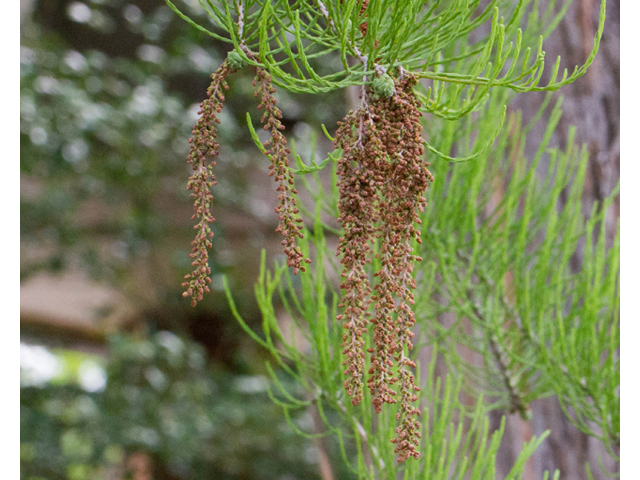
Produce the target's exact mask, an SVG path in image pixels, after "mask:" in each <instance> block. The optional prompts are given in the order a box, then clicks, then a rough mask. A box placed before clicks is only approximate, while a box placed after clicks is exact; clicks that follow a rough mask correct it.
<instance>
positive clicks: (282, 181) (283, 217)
mask: <svg viewBox="0 0 640 480" xmlns="http://www.w3.org/2000/svg"><path fill="white" fill-rule="evenodd" d="M255 72H256V77H255V79H254V80H253V86H254V87H257V89H256V92H255V95H256V97H258V96H259V97H260V103H259V104H258V109H262V108H264V114H263V115H262V118H261V119H260V122H261V123H263V124H264V126H263V128H264V129H265V130H270V131H271V138H270V139H269V140H267V141H266V142H265V143H264V147H265V149H266V151H265V155H267V157H268V158H269V160H270V161H271V165H269V176H271V177H274V180H275V181H276V182H277V183H278V188H276V190H277V191H278V206H277V207H275V212H276V213H277V214H278V220H279V223H278V228H277V229H276V231H277V232H280V233H282V235H283V236H284V240H282V245H283V246H284V253H285V254H286V255H287V265H288V266H289V267H293V273H294V274H297V273H298V271H299V270H301V271H303V272H304V271H305V267H304V266H303V263H311V260H309V259H308V258H305V257H304V255H303V253H302V250H301V249H300V247H299V246H298V245H297V244H296V239H297V238H302V237H303V235H302V225H301V224H302V219H301V218H300V215H299V214H300V210H298V208H297V207H296V204H297V202H296V199H295V198H294V197H293V195H296V194H297V193H298V192H297V190H296V189H295V187H294V183H293V173H292V172H291V169H290V168H289V159H288V155H289V154H290V153H291V151H290V150H289V149H288V148H287V139H286V138H285V137H284V135H283V134H282V132H281V131H280V130H284V125H282V122H280V119H281V118H282V112H281V111H280V109H279V108H278V106H277V104H276V98H275V96H274V94H275V92H276V89H275V87H274V86H273V84H272V83H271V77H270V76H269V74H268V73H267V72H266V71H265V70H264V69H262V68H257V67H256V68H255ZM265 122H266V123H265Z"/></svg>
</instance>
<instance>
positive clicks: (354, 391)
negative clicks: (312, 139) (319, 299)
mask: <svg viewBox="0 0 640 480" xmlns="http://www.w3.org/2000/svg"><path fill="white" fill-rule="evenodd" d="M367 121H368V120H367V119H366V112H365V111H363V110H358V111H357V112H356V113H353V112H351V113H349V115H347V117H346V118H345V119H344V120H343V121H342V122H341V123H340V126H339V128H338V131H337V132H336V141H335V146H336V147H339V148H342V149H343V155H342V157H341V159H340V160H339V162H338V175H339V176H340V182H339V184H338V185H339V188H340V199H339V203H338V209H339V212H340V216H339V217H338V221H339V222H340V223H341V224H342V227H343V229H344V234H343V235H342V237H341V238H340V241H339V244H338V253H337V254H338V255H340V256H341V257H342V258H341V260H340V262H341V263H342V265H343V266H342V274H341V276H342V279H341V285H340V287H341V288H342V289H343V290H344V294H343V295H342V299H341V301H340V307H341V308H342V314H341V315H339V316H338V317H337V318H338V320H341V321H342V323H343V326H344V329H345V330H346V331H345V332H344V333H343V337H342V348H343V353H344V354H345V355H346V360H345V361H344V363H343V366H345V367H346V369H345V376H346V379H345V381H344V386H345V389H346V390H347V393H348V394H349V396H350V397H351V402H352V403H353V404H354V405H357V404H359V403H360V401H361V400H362V389H363V380H362V378H363V375H364V362H365V353H364V340H363V339H362V336H363V334H364V332H365V330H366V327H367V323H368V316H369V313H368V307H369V295H370V293H371V287H370V286H369V276H368V274H367V272H366V268H365V267H366V264H367V263H368V262H370V255H369V251H370V249H371V243H372V241H373V239H374V233H375V232H374V225H375V223H376V216H377V209H378V207H377V198H378V197H377V184H376V179H375V178H374V170H373V169H372V163H374V162H375V161H376V159H374V158H372V157H371V156H370V155H369V154H368V153H369V151H368V149H366V148H365V146H364V144H363V139H362V126H363V124H364V123H365V122H367Z"/></svg>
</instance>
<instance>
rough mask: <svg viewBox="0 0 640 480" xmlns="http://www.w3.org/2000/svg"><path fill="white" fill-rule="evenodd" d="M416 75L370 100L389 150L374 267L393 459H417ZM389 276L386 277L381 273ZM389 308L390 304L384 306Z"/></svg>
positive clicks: (419, 163) (419, 158)
mask: <svg viewBox="0 0 640 480" xmlns="http://www.w3.org/2000/svg"><path fill="white" fill-rule="evenodd" d="M414 85H415V80H414V79H413V78H411V77H406V78H403V79H401V80H399V81H396V85H395V94H394V95H393V96H392V97H391V98H389V99H381V100H380V101H378V102H376V103H375V104H373V105H372V110H373V111H374V112H376V113H377V118H378V119H379V124H380V126H379V127H378V128H379V129H380V130H381V131H382V132H383V138H382V142H383V143H384V145H385V149H386V153H387V155H388V159H389V160H388V162H387V166H388V174H387V179H388V181H387V183H386V189H385V196H384V200H383V201H382V205H381V212H382V214H381V219H380V220H381V231H380V241H381V246H380V253H379V254H378V258H379V259H380V262H381V265H382V268H381V270H380V271H379V272H377V274H376V275H377V276H378V279H379V283H378V284H377V285H376V293H377V296H378V297H379V298H385V297H387V298H389V297H390V296H393V298H394V308H393V309H394V314H395V329H394V333H395V338H394V342H393V353H394V362H395V363H396V365H397V367H398V373H397V381H399V383H400V385H399V402H400V410H399V412H398V414H397V419H398V420H399V421H400V425H399V426H398V427H397V428H396V433H397V436H396V438H394V439H393V440H392V442H393V443H395V444H396V448H395V451H396V453H398V461H399V462H402V461H404V460H406V459H408V458H409V457H415V458H418V457H419V456H420V453H419V452H418V450H417V446H418V443H419V439H420V437H421V433H420V423H419V422H418V421H417V417H418V416H419V415H420V410H419V409H418V408H417V407H416V406H415V405H413V404H414V403H415V402H416V401H417V395H416V394H415V392H417V391H419V390H420V389H419V388H418V387H417V386H416V385H415V378H414V375H413V374H412V373H411V370H409V368H415V366H416V365H415V363H414V362H413V361H412V360H411V359H410V358H409V356H408V355H409V351H410V350H411V349H412V348H413V345H412V342H411V338H413V332H412V331H411V328H412V327H413V326H414V324H415V315H414V313H413V311H412V308H411V305H413V303H414V296H413V292H412V290H413V289H415V288H416V283H415V280H414V278H413V276H412V273H413V268H414V263H415V262H416V261H421V260H422V259H421V258H420V257H417V256H415V255H413V253H412V251H413V249H412V247H411V240H412V239H416V240H417V241H418V242H420V231H419V230H418V229H417V228H416V225H417V224H419V223H420V218H419V212H422V211H423V210H424V207H425V205H426V199H425V197H424V194H425V191H426V189H427V186H428V185H429V183H430V182H431V181H433V176H432V175H431V172H429V170H428V169H427V167H428V163H426V162H425V161H424V160H423V155H424V146H423V141H422V135H421V133H422V126H421V124H420V117H421V113H420V112H419V110H418V108H419V104H418V101H417V99H416V97H415V95H414V94H413V92H412V87H413V86H414ZM385 277H391V278H385ZM388 307H389V308H391V305H388Z"/></svg>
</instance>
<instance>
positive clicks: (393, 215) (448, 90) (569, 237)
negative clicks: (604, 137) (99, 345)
mask: <svg viewBox="0 0 640 480" xmlns="http://www.w3.org/2000/svg"><path fill="white" fill-rule="evenodd" d="M167 4H168V5H169V6H170V7H171V8H172V9H173V10H174V11H175V12H176V13H178V14H179V15H180V16H181V17H182V18H184V19H185V20H187V21H188V22H190V23H192V24H193V25H194V26H195V27H196V28H198V29H199V30H200V31H203V32H206V33H208V34H209V35H210V36H212V37H213V38H215V39H217V40H220V41H224V42H227V43H229V44H230V47H231V52H230V54H229V56H228V59H227V60H226V61H225V62H224V63H223V65H222V66H221V67H220V68H219V69H218V71H217V72H216V73H214V75H213V76H212V78H213V83H212V86H211V87H210V90H209V98H208V99H207V100H205V101H204V102H203V104H202V111H203V112H204V113H203V116H202V117H201V119H200V120H199V123H198V124H197V125H196V127H195V128H194V138H195V140H194V141H193V143H192V154H190V157H189V162H190V163H191V165H192V167H193V174H192V178H191V180H190V183H189V185H190V186H192V185H196V184H197V189H196V190H194V194H193V195H192V196H193V197H194V198H196V207H195V213H194V218H198V219H200V223H198V225H197V229H198V232H199V233H198V235H199V237H197V238H196V241H195V242H194V250H193V253H192V257H195V258H196V260H194V263H193V265H195V266H196V270H194V272H193V273H192V274H191V276H188V278H191V280H190V282H186V283H185V286H186V287H188V290H187V292H185V296H192V298H193V302H194V303H195V302H196V301H197V300H200V299H201V295H202V293H203V292H206V291H207V290H208V287H207V286H206V282H207V281H210V280H208V277H206V275H207V272H208V270H207V264H206V257H207V249H208V248H209V247H210V246H211V244H212V241H211V240H209V239H208V238H209V237H206V236H205V233H207V232H210V230H209V229H208V228H209V227H208V225H207V223H208V222H210V221H213V218H212V217H211V218H210V219H209V210H208V204H209V202H210V200H211V198H212V197H211V195H213V194H212V193H211V192H212V191H213V190H211V191H210V190H209V188H210V187H212V186H213V185H215V181H214V180H212V179H213V178H214V177H213V172H212V170H211V168H212V167H213V166H214V165H215V162H212V161H211V158H213V157H215V156H216V155H217V153H218V145H217V143H216V140H215V139H216V123H219V121H218V120H217V118H216V111H217V112H220V109H221V108H222V102H223V101H224V95H222V94H220V92H222V87H224V85H225V83H224V79H225V78H226V77H227V76H228V75H231V74H233V73H234V72H235V71H236V70H238V69H240V68H244V67H247V66H248V67H251V68H253V69H254V72H255V73H256V81H255V82H254V85H258V91H257V93H256V95H257V96H259V97H260V99H259V100H260V105H259V108H260V107H263V108H264V109H265V110H264V112H265V113H264V116H263V120H262V121H263V123H264V122H265V120H266V119H268V122H267V123H265V125H264V129H265V130H271V140H270V141H268V142H267V143H266V144H263V143H262V142H261V140H260V138H259V136H258V134H257V133H256V132H255V130H254V128H253V126H252V125H251V122H250V119H249V117H247V121H248V125H249V129H250V134H251V136H252V138H253V140H254V141H255V143H256V144H257V146H258V148H259V149H260V150H261V151H262V152H263V153H264V154H265V155H266V156H268V157H269V160H270V161H271V163H272V173H275V180H276V181H277V182H280V183H279V187H278V192H279V202H280V203H279V207H278V208H277V210H276V211H277V212H278V213H279V215H280V222H281V223H280V226H279V227H278V230H279V231H280V232H282V234H283V235H284V236H285V240H284V241H283V245H285V246H286V248H285V253H286V254H287V255H288V257H289V260H288V261H287V265H280V264H277V263H276V265H275V267H274V269H273V270H268V269H267V266H266V260H265V256H264V255H263V259H262V266H261V273H260V277H259V279H258V283H257V285H256V298H257V300H258V304H259V307H260V310H261V312H262V315H263V331H262V332H261V334H258V333H256V332H254V331H253V330H251V329H250V328H249V326H248V325H247V324H246V323H245V322H244V320H243V319H242V318H241V317H240V315H239V314H238V311H237V309H236V308H235V305H234V302H233V297H232V294H231V292H230V290H229V288H228V285H226V284H225V285H226V287H227V288H226V291H227V296H228V299H229V302H230V304H231V306H232V310H233V312H234V315H235V316H236V318H237V320H238V321H239V322H240V324H241V325H242V326H243V328H244V329H245V330H246V331H247V333H248V334H249V335H250V336H251V337H252V338H253V339H254V340H255V341H257V342H258V343H259V344H260V345H262V346H263V347H265V348H266V349H268V350H269V351H270V352H271V354H272V355H273V357H274V360H275V361H276V363H277V365H278V366H279V367H280V368H279V372H280V373H278V372H276V371H275V370H274V369H273V368H272V367H271V366H269V370H270V372H271V373H272V378H273V389H272V391H271V397H272V399H273V400H274V402H276V403H277V404H278V405H280V406H281V407H282V408H283V410H284V412H285V415H286V417H287V419H291V415H292V412H294V411H296V410H300V409H315V410H317V412H318V414H319V416H320V418H322V420H323V421H324V424H325V430H324V431H321V432H318V431H314V432H304V431H301V430H300V428H299V427H298V426H297V425H296V424H295V423H294V422H293V421H290V425H291V427H292V428H293V429H294V430H296V431H298V432H299V433H301V434H302V435H306V436H312V437H313V436H324V435H333V436H335V437H336V438H337V439H338V441H339V444H340V447H341V454H342V459H343V460H344V462H345V463H346V464H347V465H349V467H350V468H351V469H352V470H353V472H354V473H356V474H357V475H358V478H371V479H378V478H379V479H382V478H387V479H396V478H400V475H402V478H405V479H414V478H416V479H417V478H429V479H433V478H442V479H445V478H447V479H449V478H459V479H463V478H465V479H467V478H468V479H481V478H495V475H496V454H497V450H498V448H499V446H500V442H501V438H502V434H503V431H504V418H503V421H502V424H501V427H500V428H499V429H498V430H496V431H495V432H492V433H490V432H489V429H488V418H487V412H488V411H489V410H492V409H496V408H502V409H506V410H508V411H510V412H512V413H516V412H517V413H519V414H520V415H521V416H522V417H523V418H524V419H528V418H530V415H531V413H530V409H529V404H530V402H531V401H533V400H535V399H538V398H542V397H548V396H552V395H554V396H556V397H557V398H558V400H559V401H560V404H561V405H562V408H563V410H564V412H565V413H566V415H567V417H568V419H569V420H570V421H571V422H572V423H573V424H574V425H575V426H576V427H577V428H578V429H580V430H581V431H583V432H585V433H588V434H589V435H592V436H594V437H596V438H598V439H600V440H601V441H602V442H603V443H604V445H605V447H606V448H607V450H608V452H609V453H610V454H611V455H612V456H613V457H614V458H617V457H616V452H617V450H618V448H619V354H618V351H619V312H618V310H619V307H618V304H619V285H618V283H619V239H618V237H616V238H615V239H613V240H611V239H609V240H608V239H607V238H606V232H605V228H604V225H605V215H606V213H607V211H608V207H609V205H610V204H611V202H612V201H613V199H614V196H615V195H616V194H617V191H614V192H613V193H612V194H611V196H610V197H608V198H607V199H606V200H605V201H604V202H603V203H602V204H601V205H594V206H593V209H592V211H591V212H590V214H589V215H585V214H584V213H583V212H582V195H581V194H582V191H583V185H584V179H585V171H586V167H587V162H588V158H587V151H586V149H584V148H582V149H581V148H580V146H577V145H575V143H574V140H573V138H574V137H573V134H571V135H569V138H568V140H567V143H566V145H564V146H563V147H562V148H550V145H549V142H550V138H551V135H552V133H553V130H554V129H555V128H556V126H557V124H558V121H559V119H560V116H561V107H560V104H561V100H558V101H556V102H555V104H553V107H552V108H551V113H550V115H549V120H548V122H547V124H546V128H545V134H544V136H543V138H542V140H541V141H538V143H537V145H535V148H526V146H527V143H528V142H531V141H532V140H533V137H532V134H531V132H532V129H533V127H534V126H535V125H536V124H538V123H539V122H541V119H542V118H543V117H544V115H543V114H544V113H545V110H546V109H547V108H550V107H549V106H550V105H551V102H552V97H551V96H550V94H549V95H548V96H547V97H546V99H545V101H544V102H543V104H542V106H541V107H540V111H539V112H537V114H535V115H534V116H533V118H532V120H530V122H529V123H528V124H526V125H523V123H522V118H521V115H520V113H518V112H515V113H511V114H509V115H507V106H508V105H509V103H510V101H511V100H512V98H513V97H514V94H515V93H523V92H539V91H548V92H552V91H555V90H557V89H559V88H561V87H562V86H564V85H566V84H568V83H571V82H573V81H575V80H576V79H577V78H579V77H580V76H581V75H583V74H584V73H585V71H586V69H587V68H588V67H589V65H590V64H591V62H592V61H593V59H594V57H595V55H596V52H597V49H598V45H599V39H600V36H601V34H602V30H603V27H604V11H605V2H604V1H603V2H602V3H601V10H600V20H599V25H598V29H597V33H596V36H595V39H594V44H593V49H592V51H591V54H590V55H589V56H588V58H587V60H586V61H585V63H584V65H582V66H577V67H575V68H574V69H573V71H571V73H570V72H569V70H567V69H563V70H562V71H561V66H560V65H561V62H560V59H559V58H558V59H557V60H556V61H555V62H553V64H552V66H551V67H550V68H549V67H548V65H547V68H546V69H545V54H544V51H543V39H544V38H545V37H546V36H547V35H548V34H549V33H550V32H551V31H553V29H554V28H555V27H556V26H557V24H558V22H559V21H560V19H561V18H562V16H563V15H564V13H565V12H566V10H567V9H568V7H569V4H570V2H569V1H566V2H554V1H551V2H549V3H548V4H547V5H546V7H545V8H541V6H540V5H539V2H537V1H525V0H523V1H519V2H512V1H499V0H494V1H491V2H480V1H479V0H473V1H472V0H456V1H452V2H440V1H426V2H425V1H418V0H395V1H391V0H341V1H323V0H313V1H308V2H300V1H293V2H289V1H286V2H281V1H278V0H266V1H251V0H246V1H242V0H237V1H234V2H231V1H226V0H223V1H220V2H217V1H209V0H207V1H205V0H200V4H201V6H202V8H203V9H205V11H206V12H207V13H208V14H209V17H210V19H211V22H212V24H211V25H206V26H204V25H200V24H196V23H195V22H194V21H192V20H191V19H189V18H188V17H187V16H186V15H185V14H183V13H182V11H181V9H180V8H179V7H178V6H177V5H175V4H174V3H172V2H170V1H169V0H167ZM274 86H277V87H280V88H285V89H287V90H289V91H291V92H294V93H320V92H327V91H331V90H336V89H341V88H345V87H349V86H358V87H359V89H360V102H361V103H360V106H359V108H358V109H357V110H356V111H355V112H350V113H349V114H347V115H346V116H345V119H344V121H343V122H341V124H340V126H339V128H338V130H337V132H336V134H335V138H333V137H332V136H331V135H330V134H329V132H328V131H327V129H326V128H325V127H324V126H323V127H322V128H323V129H324V131H325V134H326V136H327V137H328V138H329V139H330V140H331V141H332V142H333V143H334V147H335V151H334V152H332V153H330V154H329V155H328V157H327V158H326V159H325V160H323V161H321V162H320V163H316V162H315V160H314V155H315V145H313V146H312V148H311V150H312V151H311V158H309V161H308V162H305V161H304V160H303V159H302V158H301V157H300V156H298V155H297V153H296V151H295V148H294V147H295V145H294V144H293V143H292V144H291V146H290V148H285V147H284V145H286V140H284V138H283V137H282V136H281V134H280V133H279V131H278V130H279V129H280V128H281V124H280V123H279V121H278V118H280V117H279V115H280V112H279V109H278V108H277V107H276V106H275V96H274V93H275V88H274ZM421 116H422V117H423V120H422V122H420V121H419V119H420V117H421ZM282 128H283V127H282ZM424 138H426V139H427V140H423V139H424ZM292 150H293V151H292ZM529 151H532V152H533V153H531V154H530V153H528V152H529ZM525 152H527V153H525ZM291 153H292V155H293V159H294V161H295V162H296V167H297V168H296V169H293V168H292V167H291V166H290V165H289V161H288V160H287V155H289V154H291ZM304 156H305V157H306V155H304ZM424 157H426V158H427V159H432V160H433V166H432V167H431V171H429V170H427V169H426V167H427V166H429V163H427V162H426V161H425V160H424ZM471 160H473V161H471ZM207 162H209V163H207ZM461 162H464V163H463V164H461ZM323 169H325V172H321V170H323ZM327 170H330V172H327ZM321 173H322V175H321ZM325 174H328V175H329V177H330V178H329V181H330V186H329V187H326V186H325V184H326V180H327V179H326V175H325ZM294 175H295V178H296V180H298V181H301V182H302V184H303V185H304V186H305V188H306V190H307V191H308V192H309V193H310V194H311V197H312V198H313V205H302V204H300V203H299V202H298V203H296V201H295V198H294V197H293V196H292V195H295V194H296V193H297V191H296V189H295V188H294V187H293V183H294ZM434 178H435V180H434ZM323 179H324V180H323ZM427 186H429V188H427ZM189 188H192V187H189ZM425 200H426V203H425ZM296 205H297V208H294V207H295V206H296ZM203 212H204V213H203ZM282 212H287V213H286V214H284V213H282ZM298 214H300V215H306V217H307V219H308V222H307V223H306V224H305V225H304V226H303V224H302V223H301V222H302V220H301V219H300V218H298V217H296V215H298ZM326 214H329V215H330V216H331V217H333V218H337V219H338V222H339V224H340V227H341V228H336V226H335V222H328V221H326ZM289 225H291V227H290V226H289ZM294 225H295V227H294ZM336 234H337V235H339V236H341V238H340V240H339V246H338V253H339V256H340V263H338V262H337V261H336V260H335V255H334V254H333V250H334V248H333V247H332V248H330V247H328V243H330V244H333V243H334V242H333V240H335V238H334V236H335V235H336ZM200 237H201V238H200ZM199 238H200V240H199ZM205 238H207V239H206V241H205ZM329 240H331V241H329ZM582 245H584V251H583V255H582V257H583V258H582V261H581V262H580V261H579V260H580V258H579V252H580V250H581V249H582V248H583V247H582ZM292 252H295V254H294V253H292ZM302 258H305V259H306V258H310V259H311V265H310V266H309V267H307V271H304V270H303V269H301V268H300V270H301V273H300V275H295V276H292V275H291V273H293V274H297V273H298V272H297V270H298V267H299V266H300V259H302ZM288 267H294V269H293V272H290V271H289V269H288ZM281 309H284V311H285V312H286V314H287V315H286V317H287V318H288V319H289V320H290V322H289V323H286V329H287V330H288V331H284V330H283V328H285V323H283V322H282V319H281V316H282V315H281V314H282V313H283V312H282V310H281ZM369 324H372V325H373V327H370V326H369ZM299 338H303V339H304V344H299V343H297V341H298V340H297V339H299ZM365 352H366V353H365ZM368 354H370V357H369V360H368V361H367V359H366V357H367V356H368ZM437 361H440V362H444V363H443V364H444V365H445V366H446V368H447V369H448V371H449V373H448V374H446V375H444V376H442V375H440V376H439V375H436V369H435V367H436V363H437ZM365 363H367V366H370V368H365V366H364V365H365ZM345 367H346V370H345ZM367 370H368V372H367ZM282 372H284V374H286V375H288V376H290V377H291V378H292V379H293V380H295V382H297V383H298V384H299V385H300V386H302V387H303V389H304V390H305V391H306V393H305V395H303V396H299V395H295V394H294V393H292V392H291V391H290V390H288V389H287V388H285V387H284V383H283V382H282V379H281V377H280V375H281V374H282ZM366 376H368V378H367V382H366V385H365V382H363V378H364V377H366ZM345 378H346V380H345ZM365 386H366V388H365ZM372 405H373V407H374V408H373V409H372ZM418 418H420V419H421V422H422V423H421V424H420V423H419V422H418V420H417V419H418ZM547 433H548V432H547ZM547 433H545V434H544V435H542V436H540V437H535V438H533V439H532V440H531V441H530V442H528V443H527V444H526V445H525V446H524V447H523V450H522V452H521V454H520V456H519V457H518V459H517V461H516V462H515V464H514V465H513V468H512V470H511V472H510V473H509V474H508V476H507V478H510V479H511V478H520V477H521V475H522V472H523V469H524V465H525V462H526V460H527V459H528V458H529V457H530V456H531V455H532V454H533V452H534V451H535V449H536V448H537V446H538V445H539V444H540V443H541V442H542V441H543V440H544V437H545V436H546V435H547ZM410 457H413V459H412V460H411V461H408V462H406V463H402V462H403V461H404V460H407V459H409V458H410ZM396 460H397V461H396ZM588 468H589V467H588V465H587V469H588ZM547 475H548V474H547ZM558 475H559V472H556V473H555V474H554V478H557V476H558ZM545 478H546V477H545Z"/></svg>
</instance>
